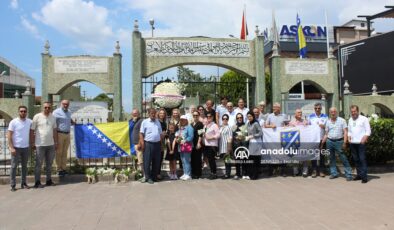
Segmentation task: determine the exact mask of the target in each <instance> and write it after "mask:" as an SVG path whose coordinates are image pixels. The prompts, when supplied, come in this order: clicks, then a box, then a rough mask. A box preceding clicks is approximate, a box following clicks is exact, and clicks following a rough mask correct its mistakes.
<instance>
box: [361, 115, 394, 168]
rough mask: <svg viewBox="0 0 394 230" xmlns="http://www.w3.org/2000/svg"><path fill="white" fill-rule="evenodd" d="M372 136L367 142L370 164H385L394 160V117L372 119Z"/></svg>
mask: <svg viewBox="0 0 394 230" xmlns="http://www.w3.org/2000/svg"><path fill="white" fill-rule="evenodd" d="M370 124H371V132H372V133H371V136H370V137H369V139H368V143H367V150H366V155H367V162H368V164H383V163H387V162H388V161H393V160H394V119H382V118H380V119H378V120H377V121H374V120H373V119H371V121H370Z"/></svg>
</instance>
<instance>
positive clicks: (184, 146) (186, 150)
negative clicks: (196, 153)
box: [180, 130, 192, 153]
mask: <svg viewBox="0 0 394 230" xmlns="http://www.w3.org/2000/svg"><path fill="white" fill-rule="evenodd" d="M180 135H182V130H181V131H180ZM180 147H181V152H183V153H191V152H192V143H191V142H185V143H184V144H181V145H180Z"/></svg>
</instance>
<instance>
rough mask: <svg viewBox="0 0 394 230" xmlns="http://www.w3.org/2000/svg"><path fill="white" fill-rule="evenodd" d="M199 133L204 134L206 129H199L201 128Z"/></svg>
mask: <svg viewBox="0 0 394 230" xmlns="http://www.w3.org/2000/svg"><path fill="white" fill-rule="evenodd" d="M197 133H198V135H201V134H204V133H205V130H204V129H199V130H198V131H197Z"/></svg>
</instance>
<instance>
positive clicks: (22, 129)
mask: <svg viewBox="0 0 394 230" xmlns="http://www.w3.org/2000/svg"><path fill="white" fill-rule="evenodd" d="M31 123H32V121H31V120H30V119H29V118H26V119H25V120H22V119H20V118H19V117H18V118H15V119H13V120H12V121H11V122H10V124H9V125H8V131H12V144H13V145H14V147H15V148H28V147H29V137H30V127H31Z"/></svg>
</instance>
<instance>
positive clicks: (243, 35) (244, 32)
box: [241, 11, 248, 40]
mask: <svg viewBox="0 0 394 230" xmlns="http://www.w3.org/2000/svg"><path fill="white" fill-rule="evenodd" d="M247 36H248V25H247V24H246V18H245V11H244V12H243V13H242V26H241V40H246V37H247Z"/></svg>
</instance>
